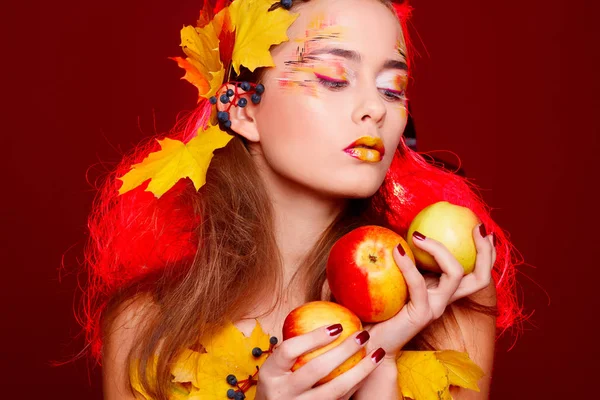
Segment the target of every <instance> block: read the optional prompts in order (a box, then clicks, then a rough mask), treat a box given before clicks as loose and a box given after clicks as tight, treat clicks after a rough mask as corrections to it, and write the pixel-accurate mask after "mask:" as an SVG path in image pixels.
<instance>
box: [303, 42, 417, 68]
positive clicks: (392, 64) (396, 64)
mask: <svg viewBox="0 0 600 400" xmlns="http://www.w3.org/2000/svg"><path fill="white" fill-rule="evenodd" d="M321 54H331V55H334V56H338V57H343V58H345V59H348V60H350V61H354V62H357V63H360V62H361V61H362V56H361V55H360V54H359V53H358V52H356V51H354V50H347V49H340V48H337V47H325V48H322V49H317V50H314V51H311V52H310V53H308V54H305V57H310V56H318V55H321ZM383 68H384V69H402V70H404V71H408V66H407V65H406V63H405V62H404V61H400V60H387V61H386V62H385V63H384V64H383Z"/></svg>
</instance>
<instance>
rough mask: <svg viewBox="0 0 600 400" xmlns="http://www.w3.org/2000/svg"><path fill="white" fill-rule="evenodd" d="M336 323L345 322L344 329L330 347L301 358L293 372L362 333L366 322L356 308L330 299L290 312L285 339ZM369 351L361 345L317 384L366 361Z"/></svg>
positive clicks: (287, 318)
mask: <svg viewBox="0 0 600 400" xmlns="http://www.w3.org/2000/svg"><path fill="white" fill-rule="evenodd" d="M333 324H341V325H342V328H343V330H342V333H341V334H340V335H339V336H338V338H337V339H335V340H334V341H333V342H331V343H329V344H328V345H327V346H324V347H321V348H319V349H317V350H313V351H311V352H310V353H306V354H303V355H301V356H300V357H298V359H297V360H296V362H295V363H294V366H293V367H292V371H296V370H297V369H298V368H300V367H301V366H303V365H304V364H306V363H307V362H309V361H310V360H312V359H313V358H315V357H317V356H319V355H321V354H323V353H325V352H326V351H328V350H330V349H332V348H334V347H335V346H337V345H338V344H340V343H341V342H342V341H344V340H345V339H346V338H347V337H348V336H350V335H352V334H354V333H356V332H358V331H359V330H362V323H361V321H360V319H359V318H358V317H357V316H356V315H354V313H353V312H352V311H350V310H348V309H347V308H346V307H343V306H341V305H339V304H336V303H332V302H330V301H311V302H309V303H306V304H303V305H301V306H300V307H297V308H295V309H294V310H292V311H291V312H290V313H289V314H288V315H287V317H286V318H285V321H284V323H283V340H286V339H289V338H292V337H295V336H299V335H303V334H305V333H308V332H311V331H314V330H315V329H317V328H319V327H322V326H324V325H333ZM366 354H367V351H366V349H365V348H364V347H363V348H361V349H360V350H359V351H358V352H357V353H355V354H354V355H353V356H352V357H350V358H348V359H347V360H346V361H344V362H343V363H342V364H341V365H340V366H338V367H337V368H336V369H334V370H333V371H332V372H331V373H330V374H329V375H327V376H326V377H324V378H322V379H321V380H320V381H319V382H317V385H322V384H323V383H326V382H329V381H330V380H332V379H333V378H335V377H336V376H338V375H340V374H343V373H344V372H346V371H348V370H349V369H350V368H352V367H354V366H355V365H356V364H358V362H359V361H360V360H362V359H363V358H364V357H365V355H366Z"/></svg>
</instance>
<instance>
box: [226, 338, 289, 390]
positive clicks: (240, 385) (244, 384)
mask: <svg viewBox="0 0 600 400" xmlns="http://www.w3.org/2000/svg"><path fill="white" fill-rule="evenodd" d="M269 343H270V344H269V349H268V350H262V349H261V348H260V347H255V348H253V349H252V356H254V357H255V358H258V357H260V356H262V355H263V354H266V353H272V352H273V348H274V347H275V345H276V344H277V338H276V337H275V336H272V337H271V338H270V339H269ZM258 371H259V368H258V365H257V366H256V372H255V373H254V375H248V379H244V380H241V381H238V379H237V378H236V376H235V375H233V374H229V375H227V378H226V380H227V383H228V384H229V385H231V386H235V387H236V388H237V389H229V390H227V398H228V399H233V400H243V399H245V398H246V395H245V394H244V393H246V392H247V391H248V389H250V388H251V387H252V386H254V385H256V384H257V383H258V377H257V375H258Z"/></svg>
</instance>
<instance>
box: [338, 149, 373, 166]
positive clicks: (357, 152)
mask: <svg viewBox="0 0 600 400" xmlns="http://www.w3.org/2000/svg"><path fill="white" fill-rule="evenodd" d="M344 152H345V153H346V154H348V155H349V156H350V157H354V158H356V159H358V160H360V161H364V162H369V163H376V162H379V161H381V158H382V157H381V153H380V152H378V151H377V150H375V149H367V148H364V147H353V148H350V149H346V150H344Z"/></svg>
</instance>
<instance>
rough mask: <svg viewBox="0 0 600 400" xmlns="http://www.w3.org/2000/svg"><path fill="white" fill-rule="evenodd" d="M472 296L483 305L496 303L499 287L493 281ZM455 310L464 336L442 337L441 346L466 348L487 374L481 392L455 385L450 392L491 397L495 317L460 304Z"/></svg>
mask: <svg viewBox="0 0 600 400" xmlns="http://www.w3.org/2000/svg"><path fill="white" fill-rule="evenodd" d="M469 298H470V299H471V300H473V301H476V302H477V303H479V304H481V305H484V306H490V307H493V306H496V287H495V285H494V283H493V282H492V283H491V284H490V285H489V286H488V287H487V288H485V289H483V290H481V291H479V292H477V293H474V294H473V295H471V296H469ZM453 311H454V315H455V317H456V321H457V322H458V326H459V328H460V333H461V334H462V338H457V337H447V338H445V340H444V338H441V339H440V342H441V343H440V345H441V346H442V347H441V348H443V349H452V350H458V351H466V352H467V353H468V354H469V357H470V358H471V360H473V362H475V363H476V364H477V365H479V366H480V367H481V369H483V372H484V376H483V377H482V378H481V379H480V380H479V382H478V386H479V389H480V391H479V392H476V391H474V390H468V389H463V388H460V387H454V386H452V387H451V388H450V394H451V395H452V397H453V398H454V399H455V400H482V399H488V398H489V392H490V385H491V379H492V370H493V363H494V347H495V346H494V345H495V341H496V318H495V317H494V316H490V315H486V314H483V313H480V312H476V311H472V310H466V309H464V308H461V307H453ZM440 336H441V335H440Z"/></svg>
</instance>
